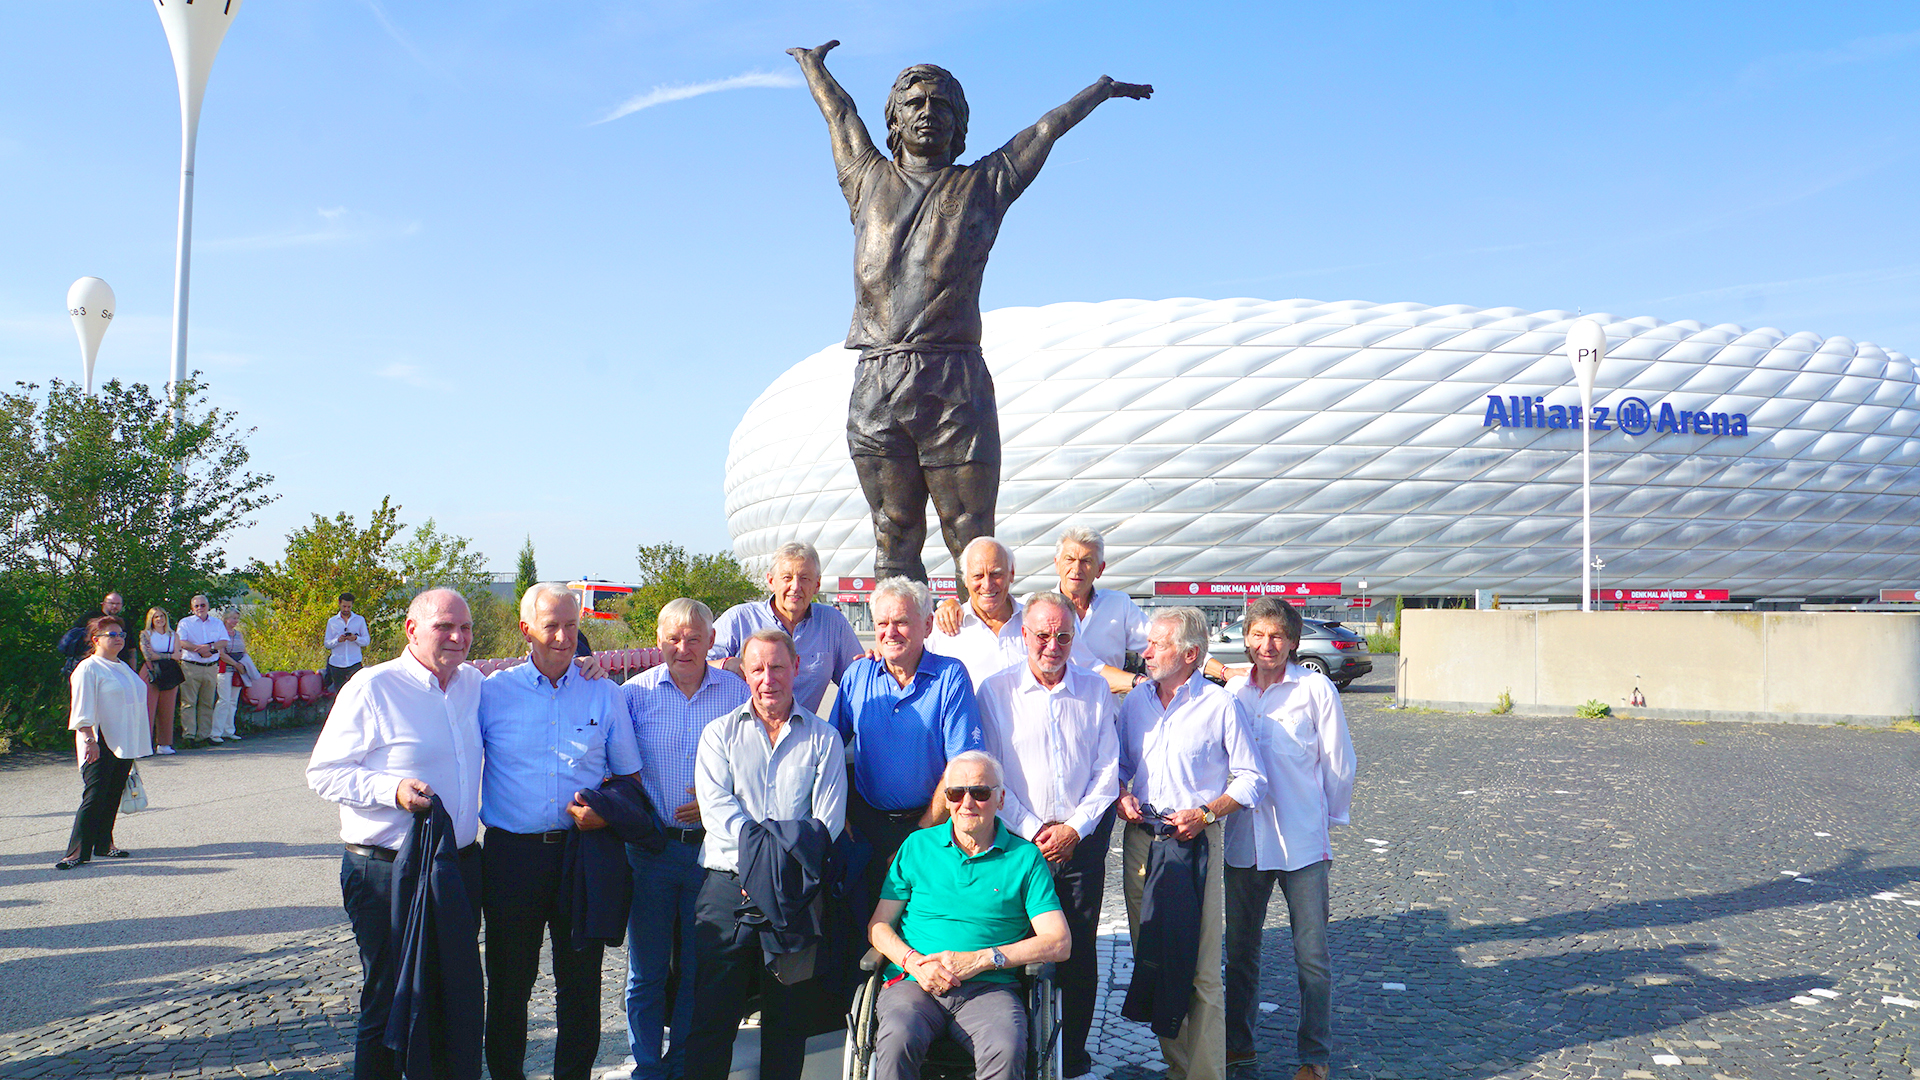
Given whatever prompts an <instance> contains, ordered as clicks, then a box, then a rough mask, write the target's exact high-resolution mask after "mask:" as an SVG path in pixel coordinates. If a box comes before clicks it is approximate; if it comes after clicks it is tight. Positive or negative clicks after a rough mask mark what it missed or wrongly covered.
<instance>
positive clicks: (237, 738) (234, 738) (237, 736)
mask: <svg viewBox="0 0 1920 1080" xmlns="http://www.w3.org/2000/svg"><path fill="white" fill-rule="evenodd" d="M227 741H228V742H239V741H240V733H239V732H235V733H233V734H232V735H229V736H227Z"/></svg>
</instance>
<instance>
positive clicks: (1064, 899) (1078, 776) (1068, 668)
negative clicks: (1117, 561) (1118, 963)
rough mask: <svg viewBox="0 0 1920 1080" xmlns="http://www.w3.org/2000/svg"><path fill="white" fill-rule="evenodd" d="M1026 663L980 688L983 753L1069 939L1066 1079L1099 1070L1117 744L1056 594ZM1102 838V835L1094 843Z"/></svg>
mask: <svg viewBox="0 0 1920 1080" xmlns="http://www.w3.org/2000/svg"><path fill="white" fill-rule="evenodd" d="M1021 636H1022V639H1023V640H1024V642H1025V644H1026V649H1027V656H1026V660H1025V662H1023V663H1021V664H1020V665H1019V666H1018V667H1010V668H1007V669H1005V670H1003V671H1001V672H999V673H998V674H995V675H992V676H990V677H989V678H988V679H987V680H986V681H985V682H983V683H981V684H980V689H979V697H980V720H981V726H982V727H983V728H984V729H985V735H986V740H987V749H988V751H989V752H991V753H992V754H993V755H994V756H995V757H997V758H999V759H1000V761H1001V762H1002V763H1003V766H1004V769H1005V772H1006V792H1005V797H1006V803H1005V806H1004V808H1003V809H1002V810H1001V811H1000V817H1001V819H1002V820H1004V821H1005V822H1006V823H1007V827H1008V828H1009V829H1011V830H1012V831H1013V832H1014V834H1015V835H1018V836H1022V837H1025V838H1026V839H1028V840H1031V841H1033V842H1034V843H1035V844H1037V845H1039V847H1040V854H1041V855H1043V856H1045V857H1046V860H1047V864H1048V866H1049V867H1050V868H1051V869H1052V871H1053V886H1054V889H1055V890H1056V891H1057V892H1058V893H1059V895H1060V908H1061V911H1062V913H1063V914H1064V915H1065V916H1066V920H1067V928H1068V930H1069V931H1070V932H1071V933H1072V935H1073V955H1072V956H1070V957H1069V958H1068V959H1067V960H1065V961H1064V962H1062V963H1061V964H1060V966H1059V969H1058V981H1059V984H1060V995H1061V1018H1062V1023H1063V1027H1064V1031H1063V1033H1062V1034H1063V1038H1064V1042H1065V1046H1064V1052H1063V1054H1062V1061H1061V1068H1062V1073H1061V1074H1062V1075H1063V1076H1067V1077H1079V1076H1082V1075H1084V1074H1086V1073H1089V1072H1091V1071H1092V1070H1093V1059H1092V1057H1090V1056H1089V1055H1088V1054H1087V1032H1088V1031H1089V1029H1091V1027H1092V1026H1093V1000H1094V991H1095V989H1096V981H1097V979H1098V977H1099V971H1098V966H1097V963H1096V960H1095V949H1094V941H1095V935H1096V933H1097V929H1096V928H1097V927H1098V926H1099V924H1100V902H1101V899H1102V894H1103V893H1104V892H1105V884H1106V870H1107V867H1106V856H1107V836H1108V833H1106V832H1102V831H1101V829H1100V826H1101V822H1102V821H1103V820H1107V821H1109V822H1110V820H1111V819H1110V818H1108V817H1107V811H1108V808H1110V807H1111V806H1112V805H1113V801H1114V799H1115V798H1116V797H1117V796H1118V795H1119V794H1120V779H1119V755H1120V739H1119V735H1118V734H1117V732H1116V730H1115V727H1114V713H1115V711H1116V710H1115V706H1114V701H1113V694H1112V692H1110V691H1109V690H1108V689H1107V682H1106V680H1105V679H1103V678H1101V677H1100V676H1099V675H1096V674H1094V672H1093V671H1092V670H1090V669H1088V668H1086V667H1082V666H1081V665H1079V664H1075V663H1073V661H1072V654H1073V643H1074V640H1075V634H1074V615H1073V607H1072V605H1071V603H1070V602H1069V601H1068V600H1067V598H1066V597H1064V596H1061V595H1060V594H1059V593H1057V592H1052V591H1048V592H1039V593H1035V594H1033V595H1032V596H1030V597H1028V598H1027V607H1026V618H1025V620H1024V625H1023V627H1022V630H1021ZM1096 834H1097V835H1096Z"/></svg>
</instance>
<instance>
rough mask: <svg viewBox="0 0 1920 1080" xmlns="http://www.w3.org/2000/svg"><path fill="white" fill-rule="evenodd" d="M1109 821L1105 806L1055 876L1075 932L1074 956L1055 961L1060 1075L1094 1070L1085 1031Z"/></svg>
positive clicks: (1094, 985) (1095, 971) (1094, 979)
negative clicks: (1058, 1003)
mask: <svg viewBox="0 0 1920 1080" xmlns="http://www.w3.org/2000/svg"><path fill="white" fill-rule="evenodd" d="M1113 821H1114V811H1113V808H1112V807H1108V808H1107V812H1106V814H1105V815H1104V816H1102V817H1101V819H1100V821H1099V823H1098V824H1096V825H1094V827H1093V831H1092V832H1090V833H1088V834H1087V836H1086V838H1085V839H1083V840H1081V841H1080V843H1079V844H1078V845H1076V846H1075V847H1074V849H1073V854H1072V855H1070V856H1068V857H1067V861H1066V864H1065V865H1064V866H1062V867H1061V868H1060V869H1059V870H1058V871H1056V872H1055V873H1054V875H1053V888H1054V891H1055V892H1057V893H1059V894H1060V911H1061V914H1063V915H1065V916H1066V919H1067V929H1068V931H1070V932H1071V933H1072V934H1073V953H1072V955H1070V956H1068V957H1067V959H1065V960H1063V961H1061V962H1060V963H1058V964H1056V965H1054V981H1055V982H1056V983H1058V984H1059V986H1060V1024H1061V1029H1062V1030H1061V1038H1062V1041H1063V1043H1064V1046H1063V1047H1062V1049H1061V1057H1062V1061H1061V1072H1060V1075H1062V1076H1080V1075H1082V1074H1084V1073H1087V1072H1091V1071H1092V1070H1093V1058H1092V1056H1090V1055H1089V1054H1088V1053H1087V1032H1088V1031H1090V1030H1091V1029H1092V1028H1093V999H1094V994H1095V991H1096V990H1098V988H1099V981H1100V957H1099V947H1100V945H1099V942H1100V903H1101V900H1102V899H1104V897H1105V895H1106V886H1107V844H1108V843H1109V842H1110V841H1111V840H1112V837H1113Z"/></svg>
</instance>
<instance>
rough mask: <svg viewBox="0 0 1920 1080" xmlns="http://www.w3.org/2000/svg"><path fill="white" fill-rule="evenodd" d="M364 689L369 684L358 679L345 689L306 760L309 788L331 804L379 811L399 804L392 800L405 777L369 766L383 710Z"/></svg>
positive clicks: (335, 702) (341, 691)
mask: <svg viewBox="0 0 1920 1080" xmlns="http://www.w3.org/2000/svg"><path fill="white" fill-rule="evenodd" d="M366 687H367V682H366V680H363V679H356V680H353V681H350V682H348V683H347V685H346V686H344V687H342V688H341V690H340V696H339V697H338V698H336V699H335V700H334V704H333V709H332V711H331V712H329V713H328V714H327V723H326V726H325V727H323V728H321V729H320V738H319V740H318V741H316V742H315V743H314V744H313V756H312V757H310V758H308V759H307V786H308V787H310V788H312V789H313V792H314V794H316V795H318V796H320V797H321V798H323V799H325V800H327V801H328V802H334V803H340V804H342V805H345V806H356V807H360V808H362V809H379V808H383V807H388V806H393V805H395V803H394V801H393V800H394V795H395V793H396V792H398V791H399V790H400V781H402V780H404V779H406V777H404V776H393V775H391V774H388V773H383V772H379V771H378V770H375V769H371V768H368V767H367V766H366V765H365V761H366V757H367V754H368V753H369V752H371V751H372V749H373V746H374V743H375V736H376V735H377V733H378V731H379V726H380V715H379V709H378V707H377V706H376V705H375V704H374V702H373V701H372V700H371V699H370V698H369V697H368V696H367V694H366Z"/></svg>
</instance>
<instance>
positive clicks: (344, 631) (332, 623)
mask: <svg viewBox="0 0 1920 1080" xmlns="http://www.w3.org/2000/svg"><path fill="white" fill-rule="evenodd" d="M339 599H340V613H339V614H338V615H329V616H328V617H327V633H326V636H325V638H324V639H323V641H324V643H325V644H326V647H327V671H326V685H327V689H329V690H338V689H340V688H341V687H342V686H345V685H346V684H347V680H348V679H351V678H353V676H354V673H355V672H357V671H359V670H360V654H361V650H363V649H365V648H366V647H367V641H368V638H369V637H370V635H369V634H368V633H367V620H366V617H365V616H363V615H355V614H354V613H353V594H352V593H350V592H343V593H341V594H340V598H339Z"/></svg>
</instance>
